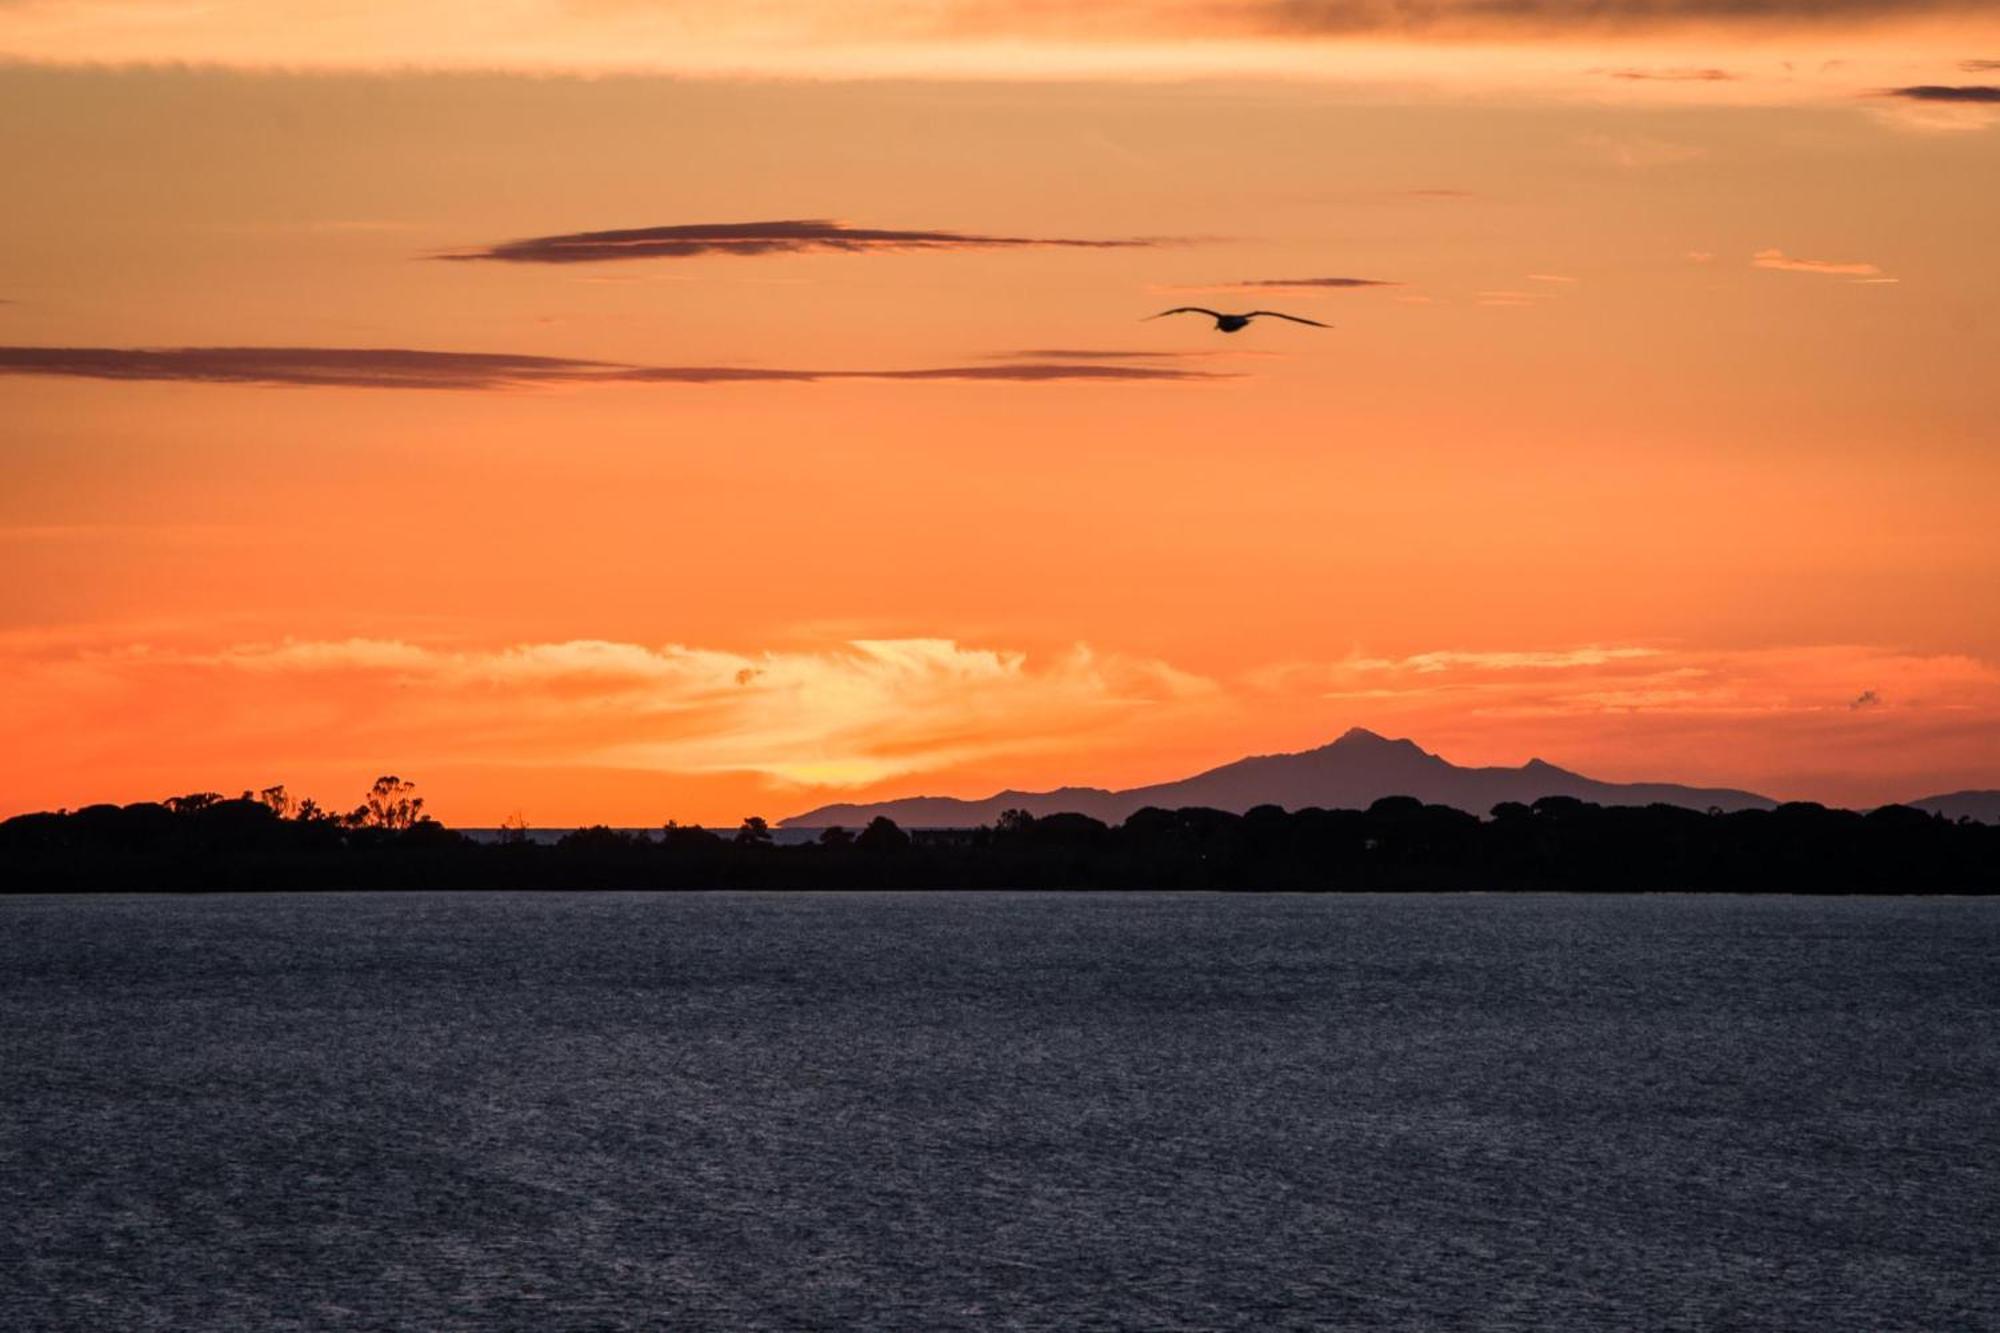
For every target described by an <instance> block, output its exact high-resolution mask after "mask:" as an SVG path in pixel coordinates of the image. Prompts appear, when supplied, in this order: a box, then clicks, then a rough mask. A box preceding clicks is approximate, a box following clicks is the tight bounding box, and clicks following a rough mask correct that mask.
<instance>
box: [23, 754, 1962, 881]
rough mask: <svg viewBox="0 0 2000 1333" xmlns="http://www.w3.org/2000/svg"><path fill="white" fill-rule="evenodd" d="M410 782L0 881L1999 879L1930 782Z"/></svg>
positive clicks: (177, 802)
mask: <svg viewBox="0 0 2000 1333" xmlns="http://www.w3.org/2000/svg"><path fill="white" fill-rule="evenodd" d="M392 782H394V780H393V779H384V780H383V783H378V784H377V786H376V792H375V793H371V799H370V802H369V804H368V805H366V806H364V807H362V808H361V809H358V810H356V811H355V812H353V813H352V814H348V815H329V814H325V813H322V812H320V811H318V810H317V809H316V808H313V807H311V806H310V803H308V804H307V805H305V806H302V807H296V808H295V807H293V806H292V804H291V803H290V802H289V801H288V800H285V799H284V798H283V796H282V791H281V789H276V788H273V789H271V791H270V792H266V793H265V794H264V796H263V797H262V798H248V797H246V798H245V799H240V800H223V799H220V798H219V797H216V796H214V795H213V794H202V795H197V796H190V797H179V798H175V799H174V800H172V801H168V802H164V803H160V804H150V803H148V804H138V805H128V806H113V805H97V806H90V807H87V808H85V809H82V810H77V811H73V812H67V811H66V812H57V813H51V814H33V815H22V816H19V817H17V818H14V819H10V820H7V821H6V822H4V823H0V886H4V888H5V889H7V890H10V891H16V892H36V891H39V892H78V891H117V892H136V891H179V892H188V891H216V890H266V891H268V890H313V889H587V888H605V889H674V890H702V889H931V890H950V889H1207V890H1290V891H1305V892H1350V891H1364V890H1366V891H1384V890H1387V891H1402V890H1535V889H1540V890H1550V889H1554V890H1575V891H1587V892H1632V891H1643V890H1721V891H1740V892H1751V893H1762V892H1785V893H1815V894H1829V893H1886V894H1897V893H1980V894H1985V893H1993V892H1996V891H2000V826H1995V825H1990V824H1982V823H1978V822H1974V821H1971V820H1950V819H1946V818H1944V817H1943V816H1940V815H1935V814H1929V813H1926V812H1924V811H1921V810H1914V809H1911V808H1910V807H1908V806H1885V807H1883V808H1882V809H1880V810H1876V811H1873V812H1872V813H1869V814H1860V813H1857V812H1855V811H1851V810H1830V809H1827V808H1826V807H1824V806H1819V805H1807V804H1790V805H1783V806H1779V807H1777V808H1776V809H1773V810H1738V811H1734V812H1723V811H1713V812H1700V811H1694V810H1688V809H1684V808H1681V807H1678V806H1672V805H1664V804H1655V805H1648V806H1601V805H1596V804H1592V803H1589V802H1585V801H1580V800H1577V799H1575V798H1573V797H1567V796H1547V797H1543V798H1542V799H1540V800H1537V801H1535V802H1534V803H1533V804H1532V805H1528V804H1522V803H1519V802H1511V801H1510V802H1505V803H1502V804H1500V805H1499V806H1497V807H1496V808H1495V809H1494V810H1493V812H1492V817H1491V818H1490V819H1486V820H1481V819H1479V818H1477V817H1475V816H1473V815H1470V814H1467V813H1465V812H1464V811H1462V810H1457V809H1453V808H1451V807H1448V806H1444V805H1437V804H1430V805H1426V804H1424V803H1423V802H1421V801H1418V800H1416V799H1414V798H1412V797H1408V796H1394V797H1386V798H1384V799H1381V800H1378V801H1375V802H1374V803H1372V804H1371V805H1370V806H1369V807H1368V808H1367V809H1365V810H1351V809H1350V810H1327V809H1316V808H1315V809H1305V810H1299V811H1295V812H1291V813H1287V812H1286V811H1284V810H1281V809H1279V808H1278V807H1276V806H1273V805H1264V806H1258V807H1256V808H1254V809H1252V810H1249V811H1248V812H1246V813H1244V814H1241V815H1238V814H1234V813H1231V812H1228V811H1224V810H1216V809H1206V808H1198V807H1195V808H1183V809H1164V808H1158V807H1152V808H1147V809H1143V810H1138V811H1135V812H1134V813H1133V814H1132V815H1131V817H1130V818H1128V819H1126V820H1125V821H1124V822H1123V823H1122V824H1121V825H1118V826H1111V825H1108V824H1106V823H1105V822H1103V821H1100V820H1097V819H1093V818H1091V817H1090V816H1088V815H1083V814H1076V813H1062V814H1053V815H1046V816H1042V817H1036V816H1034V815H1031V814H1028V813H1026V812H1023V811H1009V812H1007V813H1005V814H1003V815H1002V816H1001V817H1000V818H999V819H997V820H996V821H995V822H994V823H993V824H991V825H988V826H982V827H979V828H972V829H959V830H951V831H943V830H922V829H920V830H916V831H914V832H911V831H906V830H904V829H902V828H899V827H898V826H897V825H896V824H894V823H893V822H891V821H889V820H887V819H881V818H878V819H875V820H873V821H872V822H870V823H869V824H868V825H866V826H865V827H864V828H862V829H861V830H860V831H859V832H858V833H851V832H848V831H847V830H844V829H838V828H834V829H828V830H825V831H824V832H822V833H821V834H820V835H819V837H818V838H817V839H816V840H814V841H812V842H809V843H803V844H797V845H792V846H778V845H776V844H774V842H773V841H772V838H771V831H770V829H769V827H768V826H767V825H765V824H764V822H763V821H762V820H759V819H750V820H746V821H745V822H744V824H743V827H742V828H741V829H739V830H737V831H736V832H735V833H734V834H733V835H726V834H718V833H716V832H713V831H711V830H708V829H700V828H684V827H679V826H676V825H672V824H669V825H667V826H666V827H664V828H662V829H661V830H660V831H659V832H658V833H657V834H651V833H637V834H635V833H630V832H620V831H617V830H612V829H607V828H592V829H580V830H577V831H575V832H572V833H569V834H567V835H565V836H563V837H562V838H561V839H560V840H559V841H557V842H554V843H552V844H551V843H543V842H538V841H536V840H534V839H532V838H530V837H528V836H527V834H526V831H525V830H522V829H513V830H508V831H505V833H504V836H503V837H502V839H501V840H500V841H497V842H479V841H474V840H473V839H471V838H468V837H465V836H463V835H461V834H459V833H455V832H453V831H452V830H450V829H447V828H445V827H444V826H443V825H442V824H439V823H437V822H435V821H433V820H430V819H427V818H424V817H423V816H422V813H421V805H422V803H421V801H420V800H415V799H413V798H411V797H409V795H408V787H407V784H397V786H394V787H391V788H389V789H388V790H389V792H390V797H391V798H392V799H384V800H378V799H376V797H377V796H378V795H379V794H380V793H381V792H383V790H384V784H385V783H392ZM272 792H277V793H278V797H277V799H272V797H271V793H272ZM399 792H400V795H398V793H399Z"/></svg>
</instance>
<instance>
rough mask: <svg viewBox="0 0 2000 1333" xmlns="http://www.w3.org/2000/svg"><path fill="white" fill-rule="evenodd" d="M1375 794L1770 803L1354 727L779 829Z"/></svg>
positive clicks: (1110, 813)
mask: <svg viewBox="0 0 2000 1333" xmlns="http://www.w3.org/2000/svg"><path fill="white" fill-rule="evenodd" d="M1385 796H1413V797H1415V798H1416V799H1418V800H1420V801H1423V802H1425V803H1426V804H1430V805H1448V806H1451V807H1452V808H1453V809H1456V810H1463V811H1465V812H1466V813H1467V814H1475V815H1483V814H1485V813H1486V812H1487V811H1489V810H1491V809H1492V808H1493V807H1494V806H1496V805H1499V804H1500V803H1501V802H1503V801H1518V802H1520V803H1522V804H1523V805H1526V804H1530V803H1532V802H1534V801H1537V800H1540V799H1541V798H1542V797H1544V796H1570V797H1574V798H1576V799H1577V800H1580V801H1593V802H1596V803H1597V804H1600V805H1678V806H1685V807H1686V808H1688V809H1691V810H1708V809H1719V810H1725V811H1735V810H1770V809H1773V808H1774V807H1776V806H1777V804H1778V803H1777V802H1776V801H1774V800H1771V799H1770V798H1769V797H1767V796H1759V795H1757V794H1756V793H1755V792H1747V791H1735V790H1733V789H1730V788H1726V787H1716V788H1711V787H1684V786H1681V785H1679V784H1677V783H1672V782H1624V783H1621V782H1599V781H1597V780H1596V779H1595V778H1587V777H1584V776H1583V775H1582V774H1581V773H1572V772H1570V771H1569V770H1567V769H1562V768H1557V767H1556V766H1555V765H1554V764H1551V763H1547V762H1545V761H1543V760H1540V759H1531V760H1529V761H1528V762H1527V763H1525V764H1523V765H1521V767H1519V768H1461V767H1460V766H1458V765H1457V764H1454V763H1451V762H1450V761H1449V760H1445V759H1440V758H1439V757H1438V756H1437V755H1434V754H1431V753H1430V752H1428V751H1426V750H1422V749H1419V748H1418V747H1417V745H1416V744H1415V743H1414V742H1412V741H1407V740H1389V739H1388V738H1386V737H1383V736H1378V735H1376V734H1375V733H1374V732H1372V731H1367V730H1365V729H1363V728H1361V727H1356V728H1354V729H1353V730H1351V731H1349V732H1347V733H1346V734H1345V735H1343V736H1342V737H1341V738H1340V739H1339V740H1336V741H1334V742H1333V743H1332V744H1331V745H1323V746H1321V747H1320V748H1319V749H1317V750H1306V751H1303V752H1301V753H1299V754H1272V755H1258V756H1256V757H1254V758H1250V759H1239V760H1237V761H1236V762H1235V763H1233V764H1224V765H1223V766H1222V767H1221V768H1212V769H1209V770H1208V771H1207V772H1206V773H1198V774H1196V775H1195V776H1194V777H1191V778H1184V779H1182V780H1180V781H1178V782H1162V783H1156V784H1155V785H1153V786H1150V787H1133V788H1131V789H1129V790H1126V791H1107V790H1105V789H1104V788H1102V787H1062V788H1059V789H1057V790H1055V791H1045V792H1026V791H1003V792H1001V793H1000V794H999V795H997V796H989V797H987V798H986V799H985V800H983V801H962V800H958V799H956V798H954V797H949V796H915V797H911V798H909V799H906V800H900V801H881V802H877V803H874V804H870V805H825V806H821V807H820V808H819V809H817V810H808V811H806V812H805V813H804V814H802V815H794V816H792V817H791V818H790V819H785V820H781V821H779V822H780V824H781V825H782V826H783V827H786V828H822V827H825V826H827V825H831V824H844V825H850V826H856V825H861V824H866V823H867V822H868V821H869V820H871V819H876V818H882V819H893V820H895V821H896V823H898V824H900V825H902V826H903V827H905V828H974V827H977V826H978V825H981V824H991V823H992V822H993V821H994V820H996V819H998V818H999V817H1000V816H1001V814H1002V813H1004V812H1005V811H1008V810H1025V811H1027V812H1028V813H1029V814H1031V815H1036V816H1041V815H1053V814H1064V813H1074V814H1084V815H1089V816H1090V817H1091V818H1093V819H1101V820H1103V821H1105V822H1106V823H1108V824H1116V823H1121V822H1122V821H1124V820H1125V819H1126V818H1128V817H1129V816H1131V815H1132V814H1133V812H1135V811H1138V810H1143V809H1146V808H1147V807H1148V806H1155V807H1158V808H1160V809H1165V810H1178V809H1181V808H1183V807H1186V806H1202V807H1205V808H1208V809H1213V810H1227V811H1230V812H1232V813H1234V814H1242V813H1243V812H1244V811H1246V810H1250V809H1254V808H1255V807H1257V806H1260V805H1275V806H1279V807H1281V808H1283V809H1286V810H1306V809H1312V808H1315V807H1317V808H1320V809H1355V810H1360V809H1366V808H1367V807H1368V806H1369V805H1370V804H1372V803H1373V802H1375V801H1378V800H1380V799H1382V798H1383V797H1385Z"/></svg>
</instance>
